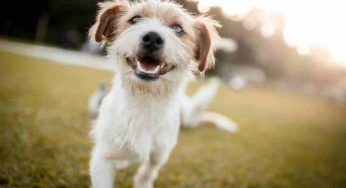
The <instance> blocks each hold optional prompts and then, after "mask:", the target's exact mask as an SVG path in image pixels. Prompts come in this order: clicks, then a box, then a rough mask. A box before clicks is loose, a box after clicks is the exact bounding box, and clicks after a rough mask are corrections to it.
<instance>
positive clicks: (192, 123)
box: [181, 78, 238, 132]
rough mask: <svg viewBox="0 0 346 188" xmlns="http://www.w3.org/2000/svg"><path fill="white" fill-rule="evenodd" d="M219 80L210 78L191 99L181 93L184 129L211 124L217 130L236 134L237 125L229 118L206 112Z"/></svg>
mask: <svg viewBox="0 0 346 188" xmlns="http://www.w3.org/2000/svg"><path fill="white" fill-rule="evenodd" d="M219 85H220V80H219V79H217V78H212V79H211V80H210V81H209V82H208V83H207V84H205V85H203V86H201V87H200V88H199V89H198V91H197V92H196V93H195V94H194V95H193V96H191V97H189V96H187V95H186V94H185V93H183V94H182V95H183V96H182V97H181V99H182V100H181V108H182V114H181V116H182V124H183V126H186V127H198V126H200V125H201V124H203V123H207V124H212V125H214V126H216V127H217V128H219V129H223V130H226V131H229V132H236V131H237V130H238V125H237V124H236V123H235V122H233V121H232V120H230V119H229V118H227V117H225V116H223V115H221V114H217V113H215V112H209V111H207V107H208V105H209V104H210V102H211V101H212V100H213V98H214V96H215V95H216V92H217V89H218V87H219Z"/></svg>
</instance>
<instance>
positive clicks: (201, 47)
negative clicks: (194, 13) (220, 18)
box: [195, 16, 221, 74]
mask: <svg viewBox="0 0 346 188" xmlns="http://www.w3.org/2000/svg"><path fill="white" fill-rule="evenodd" d="M217 27H221V25H220V24H219V23H218V22H217V21H215V20H213V19H211V18H209V17H205V16H200V17H197V18H196V23H195V32H196V36H197V40H196V48H195V58H196V60H197V61H198V63H199V64H198V70H199V71H200V72H201V73H202V74H204V72H205V71H206V70H207V69H209V68H211V67H213V66H214V64H215V58H214V51H215V42H216V41H217V40H219V39H220V36H219V34H218V32H217V31H216V28H217Z"/></svg>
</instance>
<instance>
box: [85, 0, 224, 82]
mask: <svg viewBox="0 0 346 188" xmlns="http://www.w3.org/2000/svg"><path fill="white" fill-rule="evenodd" d="M217 26H219V24H218V23H217V22H216V21H214V20H212V19H210V18H208V17H205V16H193V15H191V14H189V13H188V12H187V11H185V10H184V9H183V8H182V7H181V6H180V5H178V4H176V3H174V2H172V1H169V0H167V1H166V0H157V1H156V0H143V1H138V2H132V3H130V2H128V1H126V0H115V1H109V2H103V3H100V10H99V13H98V16H97V18H96V23H95V24H94V25H93V26H92V28H91V29H90V32H89V34H90V37H91V38H92V39H94V40H95V41H96V42H103V43H106V44H107V46H108V54H109V56H110V57H111V58H112V59H114V60H116V61H117V64H118V65H119V71H120V74H121V75H122V77H123V78H124V79H126V80H128V81H129V83H132V84H133V83H136V84H141V85H145V86H149V87H150V85H156V86H158V85H160V84H164V85H166V86H167V83H174V82H178V81H179V80H182V78H186V77H188V76H191V75H193V73H195V72H200V73H202V74H203V73H204V72H205V71H206V70H207V69H208V68H210V67H212V66H213V65H214V41H215V40H216V39H217V38H218V34H217V32H216V29H215V27H217ZM167 81H168V82H167Z"/></svg>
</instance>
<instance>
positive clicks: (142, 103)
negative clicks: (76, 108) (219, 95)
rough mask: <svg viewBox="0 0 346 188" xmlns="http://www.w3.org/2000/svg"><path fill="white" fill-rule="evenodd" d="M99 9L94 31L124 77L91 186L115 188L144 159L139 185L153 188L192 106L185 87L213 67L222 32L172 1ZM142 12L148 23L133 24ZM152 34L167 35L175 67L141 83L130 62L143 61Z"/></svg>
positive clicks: (107, 106) (118, 80)
mask: <svg viewBox="0 0 346 188" xmlns="http://www.w3.org/2000/svg"><path fill="white" fill-rule="evenodd" d="M99 6H100V10H99V12H98V16H97V18H96V23H95V24H94V25H93V26H92V28H91V29H90V32H89V34H90V37H91V38H92V39H93V40H94V41H96V42H100V43H104V44H106V46H107V50H108V56H109V58H110V59H111V61H114V63H115V64H116V65H117V67H118V74H116V76H115V78H114V80H113V83H112V87H111V90H110V92H109V93H108V94H107V95H106V97H105V98H104V100H103V101H102V104H101V106H100V110H99V116H98V119H97V120H96V123H95V126H94V127H93V130H92V135H93V138H94V140H95V147H94V149H93V152H92V158H91V161H90V174H91V180H92V187H94V188H111V187H113V182H114V178H115V175H116V171H117V170H118V169H122V168H125V167H126V166H128V165H129V164H131V163H133V162H139V163H141V165H140V168H139V170H138V172H137V174H136V176H135V178H134V187H137V188H150V187H153V183H154V180H155V179H156V177H157V175H158V171H159V169H160V168H161V167H162V165H164V164H165V162H166V161H167V159H168V157H169V155H170V153H171V151H172V149H173V148H174V147H175V145H176V143H177V137H178V132H179V127H180V124H181V122H182V121H183V120H184V119H181V116H182V111H185V112H189V111H191V109H192V108H184V107H183V106H184V105H183V103H185V102H187V101H188V100H189V98H188V97H187V96H186V95H185V93H184V92H185V91H184V88H185V86H186V84H187V83H188V82H189V81H190V80H193V79H194V77H195V75H196V74H200V75H203V73H204V72H205V71H206V70H207V69H208V68H211V67H212V66H213V65H214V55H213V53H214V41H215V40H218V34H217V32H216V29H215V27H218V26H219V25H218V23H217V22H215V21H213V20H212V19H210V18H208V17H205V16H193V15H191V14H190V13H188V12H187V11H186V10H184V9H183V8H182V7H181V6H180V5H178V4H176V3H174V2H172V1H154V0H143V1H136V2H128V1H125V0H115V1H109V2H104V3H100V5H99ZM136 15H139V16H141V20H140V21H139V22H138V23H136V24H131V23H130V22H129V20H131V18H133V17H134V16H136ZM177 23H178V24H180V25H181V27H182V28H183V30H184V32H183V34H181V35H177V34H176V33H175V31H174V30H173V29H172V24H177ZM149 31H155V32H157V33H159V34H160V35H161V36H162V37H163V39H164V41H165V46H164V48H163V50H162V52H161V54H160V60H161V61H162V62H165V63H166V65H167V66H172V67H174V69H172V70H171V71H169V72H167V73H166V74H164V75H161V76H160V77H159V78H158V79H156V80H153V81H147V80H142V79H140V78H138V77H137V76H136V75H135V74H134V70H133V68H131V66H129V63H128V59H129V58H136V57H137V56H138V52H139V51H140V50H141V45H140V40H141V37H142V36H143V34H145V33H147V32H149ZM191 106H193V105H192V104H191ZM186 114H187V113H186ZM196 117H197V116H196ZM206 117H211V116H210V114H209V116H208V115H207V116H204V119H206ZM183 118H184V117H183ZM185 119H188V118H185ZM192 121H195V120H193V119H192V120H191V122H192ZM201 121H203V120H200V121H198V123H199V122H201Z"/></svg>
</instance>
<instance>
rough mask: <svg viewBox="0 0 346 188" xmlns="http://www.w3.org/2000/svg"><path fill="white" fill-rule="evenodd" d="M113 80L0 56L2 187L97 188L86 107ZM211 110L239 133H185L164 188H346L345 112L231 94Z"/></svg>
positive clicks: (288, 97) (283, 97)
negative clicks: (232, 123)
mask: <svg viewBox="0 0 346 188" xmlns="http://www.w3.org/2000/svg"><path fill="white" fill-rule="evenodd" d="M111 78H112V73H109V72H104V71H98V70H93V69H87V68H80V67H73V66H65V65H58V64H52V63H46V62H44V61H43V60H40V59H34V58H29V57H24V56H19V55H14V54H9V53H4V52H0V143H1V145H0V187H45V188H46V187H73V188H77V187H89V185H90V180H89V174H88V160H89V157H90V155H89V154H90V150H91V147H92V142H91V139H90V137H89V131H90V124H89V119H88V117H87V99H88V97H89V95H90V94H91V92H92V91H93V90H94V89H95V88H96V87H97V85H98V83H99V82H101V81H108V80H110V79H111ZM200 83H201V82H199V83H196V84H194V85H192V86H191V88H190V92H191V91H194V90H195V89H196V88H197V87H198V85H199V84H200ZM210 108H211V109H212V110H214V111H217V112H220V113H223V114H225V115H227V116H229V117H231V118H232V119H233V120H234V121H236V122H238V123H239V125H240V132H239V133H236V134H230V133H228V132H224V131H220V130H216V129H213V128H210V127H207V126H205V127H200V128H197V129H183V130H182V131H181V134H180V137H179V144H178V145H177V147H176V148H175V150H174V152H173V154H172V156H171V158H170V159H169V161H168V164H167V165H166V166H164V168H163V169H162V170H161V173H160V175H159V178H158V180H157V181H156V183H155V185H156V187H186V188H188V187H211V188H217V187H242V188H243V187H244V188H245V187H263V188H267V187H294V188H296V187H304V188H306V187H312V188H317V187H327V188H332V187H345V186H346V109H345V108H341V107H336V106H333V105H332V104H330V103H328V102H327V101H324V100H322V99H319V98H317V97H312V96H309V97H305V96H302V95H299V94H296V93H282V92H278V91H275V90H272V89H270V88H267V89H255V88H249V89H245V90H243V91H240V92H235V91H232V90H229V89H228V88H226V87H221V88H220V90H219V92H218V95H217V97H216V99H215V101H214V102H213V103H212V105H211V107H210ZM135 170H136V166H134V167H131V168H129V169H128V170H125V171H122V172H120V173H119V174H118V176H117V179H116V182H117V184H118V185H119V186H118V187H130V186H131V183H132V176H133V174H134V173H135Z"/></svg>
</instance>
